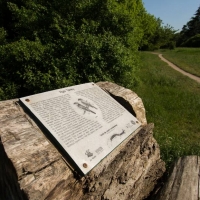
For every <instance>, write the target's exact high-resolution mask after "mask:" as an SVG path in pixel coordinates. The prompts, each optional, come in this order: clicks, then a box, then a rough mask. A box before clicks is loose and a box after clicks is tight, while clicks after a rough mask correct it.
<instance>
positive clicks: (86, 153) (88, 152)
mask: <svg viewBox="0 0 200 200" xmlns="http://www.w3.org/2000/svg"><path fill="white" fill-rule="evenodd" d="M85 155H87V157H92V156H93V153H91V152H90V150H89V149H88V150H87V151H86V152H85Z"/></svg>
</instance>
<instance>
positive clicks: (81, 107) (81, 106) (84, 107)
mask: <svg viewBox="0 0 200 200" xmlns="http://www.w3.org/2000/svg"><path fill="white" fill-rule="evenodd" d="M74 104H75V105H77V107H78V108H80V109H82V110H84V114H85V113H86V111H88V112H91V113H93V114H96V113H95V112H93V111H92V110H90V109H89V108H88V106H83V105H82V104H80V103H78V102H75V103H74Z"/></svg>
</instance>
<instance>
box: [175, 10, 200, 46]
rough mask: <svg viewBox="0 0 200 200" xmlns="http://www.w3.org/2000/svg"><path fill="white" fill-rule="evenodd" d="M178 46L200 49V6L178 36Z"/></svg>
mask: <svg viewBox="0 0 200 200" xmlns="http://www.w3.org/2000/svg"><path fill="white" fill-rule="evenodd" d="M176 41H177V46H182V47H200V6H199V8H198V9H197V11H196V13H195V14H194V16H193V17H192V18H191V19H190V21H189V22H187V24H186V25H184V26H183V28H182V30H181V32H180V33H178V34H177V35H176Z"/></svg>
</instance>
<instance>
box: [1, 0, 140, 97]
mask: <svg viewBox="0 0 200 200" xmlns="http://www.w3.org/2000/svg"><path fill="white" fill-rule="evenodd" d="M143 12H144V7H143V3H142V1H141V0H131V1H128V0H119V1H115V0H105V1H100V0H70V1H63V0H57V1H55V0H53V1H43V0H26V1H25V0H10V1H7V0H0V13H1V17H2V18H1V20H0V27H1V29H0V69H1V70H0V99H5V98H14V97H17V96H25V95H29V94H33V93H38V92H42V91H46V90H51V89H55V88H60V87H66V86H69V85H74V84H80V83H84V82H90V81H93V82H96V81H99V80H110V81H114V82H116V83H119V84H122V85H127V83H128V82H130V81H131V80H134V78H133V77H130V75H131V76H133V72H134V70H135V68H136V67H137V63H138V56H137V49H138V46H139V42H140V41H141V39H142V34H141V32H142V31H141V27H140V26H139V25H140V22H141V19H142V17H143V16H142V15H143ZM7 16H8V17H7Z"/></svg>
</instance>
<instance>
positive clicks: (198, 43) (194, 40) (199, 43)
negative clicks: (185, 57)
mask: <svg viewBox="0 0 200 200" xmlns="http://www.w3.org/2000/svg"><path fill="white" fill-rule="evenodd" d="M181 46H182V47H200V34H197V35H195V36H193V37H191V38H189V39H188V40H186V41H185V42H183V43H182V44H181Z"/></svg>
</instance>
